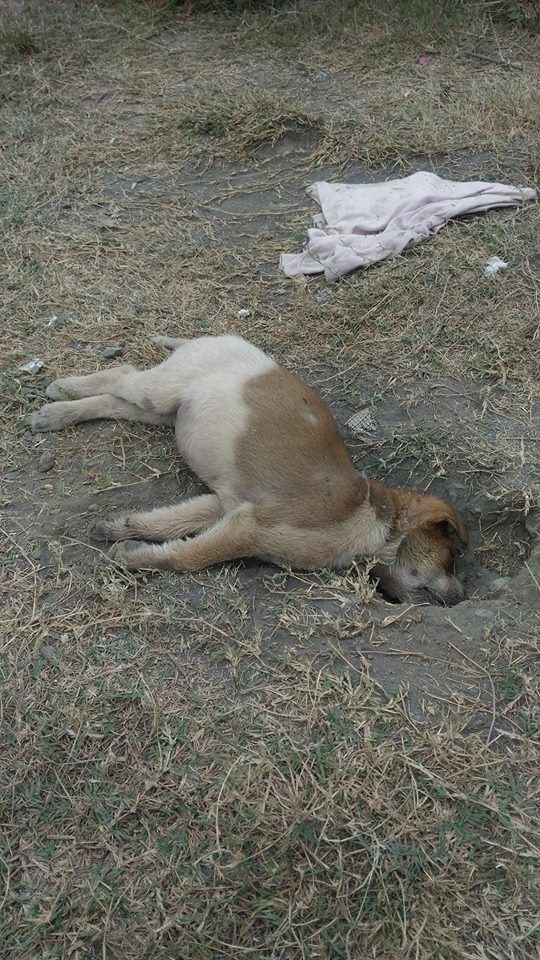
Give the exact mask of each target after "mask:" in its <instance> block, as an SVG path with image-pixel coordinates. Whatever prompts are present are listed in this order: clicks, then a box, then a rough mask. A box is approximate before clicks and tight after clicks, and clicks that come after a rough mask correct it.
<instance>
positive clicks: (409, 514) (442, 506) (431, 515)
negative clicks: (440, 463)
mask: <svg viewBox="0 0 540 960" xmlns="http://www.w3.org/2000/svg"><path fill="white" fill-rule="evenodd" d="M439 523H446V524H448V525H449V526H450V527H452V529H453V530H455V532H456V533H457V535H458V537H459V539H460V540H461V542H462V543H463V544H467V543H468V542H469V531H468V530H467V524H466V523H465V521H464V519H463V517H461V516H460V515H459V513H458V512H457V511H456V510H454V508H453V507H451V506H450V504H449V503H445V502H444V500H439V498H438V497H418V499H416V498H415V499H414V500H413V502H412V503H411V504H410V505H409V506H408V507H407V508H406V509H405V511H404V513H403V515H402V529H403V530H404V532H406V533H411V531H412V530H418V529H425V528H426V527H432V526H436V525H437V524H439Z"/></svg>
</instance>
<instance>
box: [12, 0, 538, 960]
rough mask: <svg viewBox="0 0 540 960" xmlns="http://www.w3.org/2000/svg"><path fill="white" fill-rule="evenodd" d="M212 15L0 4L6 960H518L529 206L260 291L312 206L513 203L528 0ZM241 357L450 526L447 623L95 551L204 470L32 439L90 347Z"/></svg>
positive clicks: (526, 64)
mask: <svg viewBox="0 0 540 960" xmlns="http://www.w3.org/2000/svg"><path fill="white" fill-rule="evenodd" d="M228 6H229V5H227V4H222V5H221V7H220V9H219V10H217V8H216V5H214V6H213V8H212V5H211V4H204V3H202V4H197V3H193V4H185V5H182V4H179V5H177V6H176V7H175V6H172V7H164V6H163V7H160V6H159V5H147V4H144V3H141V4H122V3H114V4H113V3H110V4H107V3H101V4H90V3H83V2H81V3H75V2H73V3H61V2H57V0H54V2H49V3H41V4H40V3H37V2H36V3H27V2H22V0H21V2H15V0H13V2H12V3H10V4H7V6H6V10H5V11H3V12H2V13H1V14H0V17H3V19H2V51H3V67H2V76H1V81H0V82H1V86H0V97H1V104H2V129H3V133H2V166H3V181H2V185H1V187H0V203H1V204H2V209H3V226H2V244H3V251H2V261H3V265H2V273H3V278H2V292H3V298H2V299H3V303H2V315H3V320H2V329H3V332H4V339H3V343H4V349H3V350H2V381H1V392H2V403H3V411H4V417H3V427H2V429H3V439H2V447H1V456H2V470H3V479H2V494H1V501H0V504H1V509H2V515H3V518H4V521H3V523H2V534H3V541H4V548H3V571H4V572H3V575H2V583H1V586H0V589H1V592H2V597H3V599H2V605H3V607H2V608H3V616H2V625H1V627H0V634H1V635H2V647H3V652H2V659H1V666H2V687H1V690H2V699H1V716H2V738H3V740H4V746H3V749H2V755H3V756H4V757H5V761H6V762H5V765H4V770H3V778H4V784H3V786H4V794H3V805H2V825H3V831H4V839H3V840H2V844H3V850H2V852H1V854H0V856H1V868H2V874H3V878H4V882H5V887H4V892H3V893H2V892H1V891H0V902H2V905H3V914H2V915H3V919H2V920H0V956H1V957H4V956H5V957H10V958H12V957H13V958H15V957H17V958H21V957H25V958H26V957H32V958H33V957H36V958H37V957H40V958H43V960H45V958H47V960H48V958H56V957H58V958H60V957H62V958H63V957H67V958H70V960H75V958H77V960H79V958H80V960H82V958H93V957H96V958H98V957H99V958H123V957H129V958H132V957H133V958H135V957H137V958H142V957H144V958H164V957H178V958H224V957H227V958H228V957H235V958H236V957H241V956H251V957H254V958H284V960H285V958H286V960H289V958H291V960H296V958H312V957H321V958H354V960H360V958H362V960H363V958H364V957H366V958H367V957H373V958H384V960H386V958H398V957H399V958H409V957H410V958H422V960H424V958H425V960H428V958H432V957H436V958H439V957H440V958H465V957H466V958H474V960H476V958H478V960H480V958H482V960H484V958H490V960H491V958H497V960H499V958H500V960H502V958H504V960H508V958H529V957H530V958H532V957H536V956H537V955H538V953H537V951H538V945H539V943H540V940H539V937H540V926H539V921H538V918H537V905H538V897H537V895H536V893H535V887H534V874H535V869H536V876H538V869H537V868H538V860H537V858H538V840H539V837H540V832H539V822H538V805H537V804H538V792H539V789H540V783H539V781H538V760H539V753H538V732H539V729H540V709H539V704H540V699H539V686H538V652H539V640H540V616H539V612H540V604H539V599H540V493H539V482H538V481H539V476H540V473H539V464H540V433H539V429H538V427H539V422H540V416H539V411H540V406H539V396H538V369H539V363H538V361H539V357H540V318H539V309H538V304H539V301H538V283H537V281H538V267H539V264H540V253H539V251H538V230H537V224H538V208H537V205H536V204H534V203H531V204H528V205H526V206H524V207H523V208H520V209H511V210H499V211H492V212H490V213H488V214H486V215H484V216H481V217H470V218H464V219H462V220H460V221H458V222H454V223H452V224H451V225H449V226H448V227H447V228H446V229H445V230H443V231H442V232H441V233H440V234H439V235H438V236H437V237H436V238H433V239H431V240H430V241H429V242H427V243H425V244H423V245H420V246H418V247H417V248H414V249H411V250H409V251H407V252H406V253H405V254H404V255H402V256H400V257H396V258H394V259H392V260H388V261H386V262H384V263H382V264H380V265H378V266H375V267H372V268H370V269H369V270H366V271H360V272H358V273H357V274H354V275H353V276H350V277H347V278H345V279H343V280H342V281H340V282H339V283H337V284H332V285H327V284H326V283H325V281H324V280H323V279H321V278H314V279H310V280H309V281H308V280H305V279H300V280H289V279H287V278H285V277H284V276H283V275H282V274H280V272H279V269H278V259H279V253H280V252H282V251H297V250H300V249H301V245H302V242H303V237H304V233H305V230H306V228H307V226H308V225H309V224H310V222H311V217H312V215H313V213H314V212H315V211H314V208H313V204H312V203H311V201H309V200H308V199H307V198H306V196H305V188H306V186H307V185H309V184H310V183H311V182H313V181H314V180H321V179H347V180H358V181H366V180H367V181H374V180H379V179H384V178H387V177H389V176H401V175H405V174H408V173H410V172H413V171H415V170H422V169H429V170H434V171H436V172H437V173H439V174H440V175H442V176H448V177H453V178H457V179H476V178H481V179H497V180H506V181H509V182H513V183H516V184H520V185H535V181H536V180H537V174H538V167H537V146H538V121H539V119H540V115H539V109H538V97H537V89H538V81H539V79H540V61H539V57H538V39H537V35H536V33H535V26H536V19H535V15H534V10H533V7H534V5H529V4H526V3H525V4H514V5H511V4H504V3H500V4H493V3H491V4H489V3H487V4H485V5H484V4H482V3H478V4H459V3H458V4H445V3H436V4H426V3H421V2H418V3H411V4H409V5H407V4H403V3H402V4H399V3H391V2H387V3H383V4H379V5H375V4H374V5H373V6H371V5H370V4H369V3H359V4H353V3H343V4H326V3H324V2H315V3H305V4H304V5H302V4H298V5H297V6H294V5H288V6H287V5H286V6H285V8H280V9H274V10H271V9H270V8H269V6H268V5H264V4H263V5H262V7H263V9H261V5H257V4H255V9H250V10H246V9H242V10H240V9H239V8H238V9H235V10H233V11H232V12H229V10H228ZM225 8H227V9H225ZM426 51H427V53H428V54H432V58H431V60H429V58H428V61H429V62H427V63H419V62H418V58H419V57H420V55H421V54H423V53H425V52H426ZM492 255H499V256H501V257H503V258H504V259H505V260H506V261H507V262H508V268H507V269H506V270H505V271H501V272H500V273H499V274H497V275H496V276H495V277H491V278H488V277H486V276H485V275H484V264H485V261H486V259H487V258H488V257H489V256H492ZM239 311H249V314H248V315H247V316H245V315H240V316H239V314H238V312H239ZM224 331H235V332H240V333H243V334H244V335H246V336H248V337H249V338H251V339H252V340H254V341H255V342H256V343H258V344H259V345H260V346H262V347H263V348H264V349H268V350H269V351H271V352H272V353H273V354H274V355H275V356H276V358H277V359H279V360H280V362H283V363H284V364H286V365H288V366H289V367H290V368H291V369H294V370H297V371H299V372H301V373H302V375H304V376H305V377H306V379H307V380H309V382H310V383H312V384H313V385H314V386H315V387H316V388H317V389H318V390H319V391H320V392H321V393H322V395H323V396H324V397H325V398H326V399H327V401H328V402H329V403H330V405H331V407H332V410H333V412H334V414H335V416H336V418H337V420H338V423H339V424H340V427H341V428H342V430H343V433H344V436H345V437H346V439H347V441H348V443H349V445H350V448H351V450H352V453H353V455H354V458H355V461H356V462H357V463H358V465H359V467H360V468H361V469H362V470H365V471H366V472H367V473H368V474H369V475H373V476H376V477H377V478H378V479H381V480H383V481H385V482H388V483H389V484H395V485H398V484H399V485H410V486H412V487H414V488H416V489H419V490H428V489H429V490H430V492H435V493H438V494H440V495H442V496H444V497H446V498H447V499H449V500H450V501H451V502H452V503H453V504H454V505H455V506H456V507H457V508H458V509H459V510H460V511H461V512H462V513H463V515H464V516H465V518H466V520H467V522H468V523H469V525H470V530H471V544H470V548H469V549H468V550H467V551H466V553H465V554H464V555H463V556H462V557H461V559H460V561H459V564H460V570H461V572H462V574H463V577H464V580H465V583H466V586H467V599H466V600H465V601H464V602H463V603H461V604H459V605H457V606H456V607H453V608H442V607H432V606H427V605H423V606H414V605H411V604H392V603H388V602H387V601H386V600H385V599H384V598H383V597H382V596H380V595H379V594H378V593H377V592H376V590H375V587H374V586H373V585H372V584H371V583H370V582H369V578H368V575H367V572H366V571H365V570H364V569H362V568H361V567H359V566H356V565H355V566H354V567H352V568H351V569H349V570H346V571H343V572H340V573H331V572H327V571H322V572H321V573H319V574H317V575H312V574H299V573H293V572H290V571H282V570H277V569H275V568H272V567H270V566H264V565H261V564H259V563H255V562H245V563H241V564H233V565H228V566H227V567H226V568H223V569H212V570H208V571H205V572H203V573H201V574H197V575H190V576H179V575H175V574H172V573H165V574H160V575H155V576H149V575H148V576H147V575H141V576H133V575H131V574H128V573H126V572H124V571H122V570H120V569H118V568H117V567H115V566H113V565H112V564H110V563H109V562H108V561H107V559H106V557H105V556H104V554H103V553H102V551H101V549H100V547H99V545H98V544H96V543H94V542H92V540H91V539H90V538H89V535H88V529H89V527H90V524H91V522H92V520H93V519H94V518H95V517H96V516H97V515H101V514H102V513H111V512H113V511H116V510H125V509H126V508H140V507H150V506H153V505H155V504H165V503H167V502H171V501H173V500H176V499H178V498H179V497H183V496H186V495H189V494H191V493H192V492H194V491H196V490H197V489H199V487H198V482H197V481H196V479H195V478H194V477H193V476H191V475H190V474H189V472H188V471H187V470H186V468H185V467H184V466H183V464H182V463H181V462H179V460H178V457H177V455H176V453H175V447H174V438H173V436H172V434H171V433H170V431H167V430H161V429H156V428H151V427H145V426H142V425H134V424H126V423H112V422H110V423H109V422H103V423H100V424H86V425H83V426H79V427H77V428H73V429H70V430H68V431H66V432H64V433H59V434H47V435H33V434H32V433H31V432H30V431H29V429H28V417H29V414H30V413H31V412H32V411H33V410H35V409H37V407H38V406H39V404H40V403H41V402H42V399H43V395H44V390H45V387H46V385H47V383H48V382H49V381H50V380H51V379H53V378H54V377H56V376H58V375H64V374H68V373H71V372H88V371H91V370H93V369H96V368H97V367H101V366H105V365H107V364H110V363H114V362H117V361H115V360H114V359H107V358H106V356H104V354H103V351H104V350H105V349H106V348H107V347H114V348H116V347H119V348H121V350H122V359H123V360H125V361H127V362H131V363H140V364H141V365H143V364H150V363H153V362H157V361H158V360H159V359H161V354H160V353H159V351H158V350H157V349H156V348H154V347H153V346H152V345H151V344H150V342H149V340H150V337H151V336H152V335H153V334H155V333H167V334H171V335H179V336H182V335H183V336H191V335H196V334H198V333H218V332H224ZM36 358H38V359H40V360H41V361H42V364H43V365H42V367H41V368H40V369H39V370H37V371H36V372H35V373H25V372H23V371H21V370H20V367H21V366H22V365H23V364H25V363H27V362H28V361H31V360H33V359H36ZM361 409H366V410H368V411H369V413H370V415H371V416H370V423H369V427H368V428H366V430H365V431H364V433H363V434H362V435H360V436H359V435H353V434H351V433H350V431H349V430H348V428H347V421H348V420H349V418H350V417H351V415H352V414H353V413H355V412H357V411H359V410H361Z"/></svg>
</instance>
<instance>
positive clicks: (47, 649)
mask: <svg viewBox="0 0 540 960" xmlns="http://www.w3.org/2000/svg"><path fill="white" fill-rule="evenodd" d="M41 652H42V654H43V656H44V657H46V658H47V660H55V659H56V650H55V648H54V647H53V646H52V645H51V644H50V643H44V644H43V646H42V648H41Z"/></svg>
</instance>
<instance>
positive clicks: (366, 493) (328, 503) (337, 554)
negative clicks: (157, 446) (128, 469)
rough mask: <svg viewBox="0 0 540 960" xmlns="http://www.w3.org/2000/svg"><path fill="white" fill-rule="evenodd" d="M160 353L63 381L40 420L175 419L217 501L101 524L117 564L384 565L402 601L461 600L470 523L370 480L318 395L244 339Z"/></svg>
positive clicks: (435, 503) (181, 345) (176, 345)
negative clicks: (142, 364)
mask: <svg viewBox="0 0 540 960" xmlns="http://www.w3.org/2000/svg"><path fill="white" fill-rule="evenodd" d="M157 340H158V342H159V343H160V345H164V346H167V347H169V348H170V349H172V350H174V353H173V354H172V355H171V356H170V357H169V358H168V359H167V360H165V361H164V362H163V363H162V364H160V365H159V366H158V367H155V368H153V369H152V370H148V371H138V370H136V369H135V368H133V367H130V366H122V367H115V368H111V369H109V370H105V371H100V372H97V373H94V374H90V375H88V376H83V377H68V378H65V379H63V380H58V381H56V382H55V383H53V384H51V386H50V387H49V388H48V390H47V394H48V396H49V397H51V398H53V399H54V400H57V401H59V402H56V403H52V404H46V405H45V406H44V407H42V409H41V410H40V411H38V412H37V414H35V416H34V421H33V428H34V429H35V430H41V431H43V430H56V429H61V428H62V427H64V426H67V425H68V424H70V423H78V422H80V421H82V420H89V419H94V418H98V417H113V418H124V419H130V420H135V419H138V420H141V421H143V422H147V423H164V422H171V421H172V419H173V418H176V437H177V442H178V446H179V450H180V452H181V454H182V455H183V456H184V458H185V459H186V461H187V463H188V464H189V465H190V466H191V467H192V469H193V470H194V471H195V472H196V473H197V474H198V475H199V476H200V477H201V479H202V480H204V482H205V483H207V485H208V486H210V488H211V489H212V490H213V491H214V492H213V494H212V495H208V496H203V497H197V498H195V499H193V500H191V501H186V502H185V503H181V504H179V505H177V506H173V507H167V508H158V509H156V510H153V511H150V512H147V513H134V514H129V515H127V516H125V517H119V518H115V519H113V520H111V521H102V522H99V523H98V524H97V525H96V528H95V535H96V537H98V538H100V539H104V540H113V541H116V545H115V547H114V548H113V550H112V555H114V556H115V557H116V558H119V559H120V558H121V559H122V560H123V562H124V563H125V565H126V566H127V567H128V568H130V569H140V568H149V569H175V570H197V569H200V568H201V567H204V566H208V565H210V564H213V563H219V562H221V561H224V560H230V559H234V558H237V557H246V556H255V557H259V558H260V559H263V560H268V561H271V562H273V563H277V564H285V565H291V566H294V567H300V568H304V569H317V568H320V567H340V566H343V565H346V564H348V563H349V562H350V561H351V560H353V559H354V558H355V557H375V558H377V559H378V560H379V564H378V566H377V568H376V569H377V575H378V576H379V577H380V579H381V582H382V584H383V586H384V587H385V589H386V590H387V592H388V593H390V594H392V595H393V596H395V597H398V598H404V597H406V596H407V597H412V598H416V599H421V598H423V596H424V595H423V594H422V591H423V590H426V589H427V591H428V592H429V593H428V596H429V597H431V599H434V600H436V601H438V602H455V601H456V600H457V599H460V598H461V596H462V588H461V585H460V584H459V582H458V581H457V580H456V578H455V577H454V576H453V575H452V566H453V555H454V549H453V542H452V537H451V534H450V530H449V527H451V528H453V529H454V530H455V532H456V533H457V535H458V536H459V537H460V538H461V540H462V541H463V542H465V541H466V539H467V530H466V526H465V524H464V522H463V520H462V518H461V517H460V516H459V515H458V514H457V513H456V512H455V511H454V510H453V508H452V507H450V506H449V505H448V504H446V503H444V501H442V500H439V499H438V498H436V497H425V496H422V495H421V494H418V493H415V492H413V491H408V490H401V489H390V488H387V487H383V486H382V485H381V484H379V483H377V482H376V481H368V480H366V479H365V478H364V477H362V476H360V474H359V473H358V472H357V471H356V469H355V467H354V465H353V463H352V460H351V458H350V455H349V453H348V451H347V449H346V447H345V444H344V442H343V439H342V438H341V436H340V434H339V431H338V429H337V426H336V424H335V421H334V419H333V417H332V415H331V413H330V411H329V409H328V407H327V406H326V404H325V403H324V402H323V401H322V400H321V398H320V397H319V396H318V395H317V394H316V393H315V391H314V390H312V388H311V387H309V386H308V385H307V384H306V383H304V382H303V381H302V380H301V379H300V378H299V377H297V376H295V375H294V374H292V373H289V372H287V371H285V370H282V369H280V368H279V367H278V366H277V365H276V364H275V363H274V361H273V360H271V358H269V357H267V356H266V355H265V354H263V353H262V352H261V351H260V350H258V349H257V348H256V347H254V346H252V345H251V344H249V343H247V342H246V341H245V340H243V339H242V338H240V337H203V338H200V339H198V340H194V341H182V340H173V339H169V338H157ZM66 396H68V397H70V398H71V399H70V400H64V399H61V398H63V397H66ZM189 534H196V536H194V537H193V538H192V539H187V540H186V539H183V538H184V537H187V536H188V535H189ZM132 538H135V539H132ZM140 540H150V541H154V543H152V544H147V543H140V542H139V541H140Z"/></svg>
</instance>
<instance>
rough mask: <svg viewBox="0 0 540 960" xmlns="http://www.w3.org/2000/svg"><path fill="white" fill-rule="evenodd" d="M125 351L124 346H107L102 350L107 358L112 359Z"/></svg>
mask: <svg viewBox="0 0 540 960" xmlns="http://www.w3.org/2000/svg"><path fill="white" fill-rule="evenodd" d="M123 352H124V348H123V347H105V349H104V350H103V351H102V353H103V356H104V357H105V358H106V360H112V359H113V358H114V357H121V356H122V354H123Z"/></svg>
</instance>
